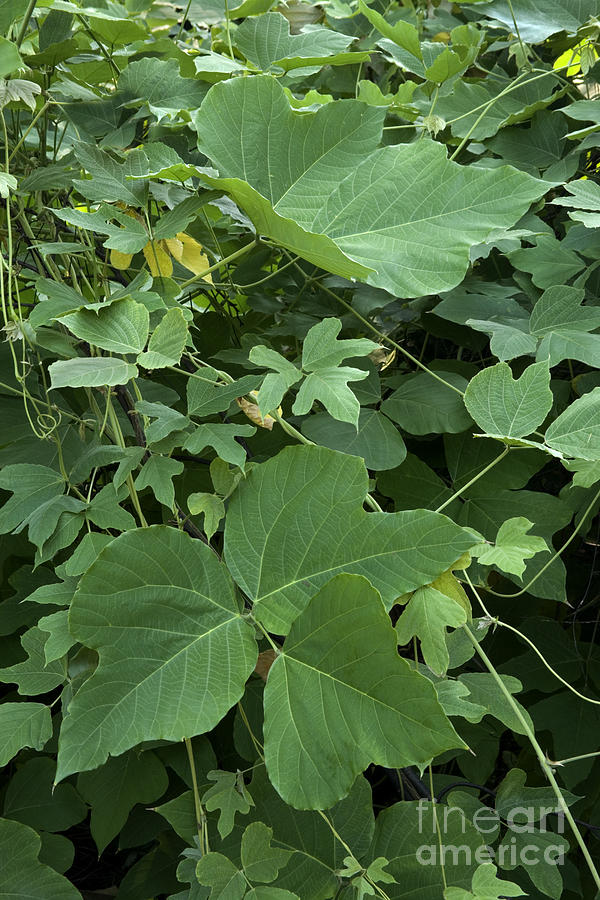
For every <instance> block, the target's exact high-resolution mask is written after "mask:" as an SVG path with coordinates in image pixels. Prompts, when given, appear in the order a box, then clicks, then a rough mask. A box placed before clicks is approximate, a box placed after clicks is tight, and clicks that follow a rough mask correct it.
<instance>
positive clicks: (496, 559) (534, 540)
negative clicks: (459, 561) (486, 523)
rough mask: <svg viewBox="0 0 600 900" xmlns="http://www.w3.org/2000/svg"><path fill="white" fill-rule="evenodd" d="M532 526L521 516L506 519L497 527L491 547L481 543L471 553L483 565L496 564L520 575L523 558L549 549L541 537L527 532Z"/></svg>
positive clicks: (528, 557)
mask: <svg viewBox="0 0 600 900" xmlns="http://www.w3.org/2000/svg"><path fill="white" fill-rule="evenodd" d="M532 528H533V522H530V521H529V519H525V518H524V517H523V516H517V517H515V518H513V519H508V520H507V521H506V522H504V523H503V524H502V525H501V526H500V528H499V529H498V534H497V536H496V541H495V544H494V546H493V547H492V546H490V545H489V544H483V545H481V546H480V547H474V548H473V550H471V553H472V555H473V556H476V557H477V558H478V560H479V562H480V563H482V564H483V565H484V566H497V567H498V568H499V569H501V570H502V572H508V573H509V574H511V575H518V576H519V577H520V576H521V575H522V574H523V572H524V571H525V562H524V560H526V559H531V557H532V556H535V554H536V553H541V552H546V553H549V551H550V548H549V547H548V545H547V544H546V541H545V540H544V539H543V538H541V537H536V535H530V534H527V532H528V531H530V530H531V529H532Z"/></svg>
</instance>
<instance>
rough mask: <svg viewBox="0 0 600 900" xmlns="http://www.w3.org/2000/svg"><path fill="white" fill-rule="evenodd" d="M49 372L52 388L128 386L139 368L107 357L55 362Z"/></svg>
mask: <svg viewBox="0 0 600 900" xmlns="http://www.w3.org/2000/svg"><path fill="white" fill-rule="evenodd" d="M48 371H49V373H50V378H51V382H52V383H51V385H50V386H51V387H52V388H63V387H104V386H105V385H113V384H127V382H128V381H130V380H131V379H132V378H135V377H136V376H137V374H138V370H137V368H136V367H135V366H132V365H131V364H130V363H127V362H125V360H123V359H116V358H108V357H105V356H92V357H77V359H65V360H62V359H60V360H58V362H53V363H52V364H51V365H50V366H49V367H48Z"/></svg>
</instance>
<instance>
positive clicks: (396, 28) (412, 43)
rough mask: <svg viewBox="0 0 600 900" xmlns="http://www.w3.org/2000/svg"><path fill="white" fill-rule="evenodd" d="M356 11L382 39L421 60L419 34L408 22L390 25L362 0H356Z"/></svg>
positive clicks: (400, 21)
mask: <svg viewBox="0 0 600 900" xmlns="http://www.w3.org/2000/svg"><path fill="white" fill-rule="evenodd" d="M358 9H359V12H361V13H362V14H363V16H365V18H367V19H368V20H369V22H370V23H371V25H373V27H374V28H376V29H377V31H379V32H380V33H381V34H382V35H383V36H384V37H386V38H388V39H389V40H390V41H393V42H394V43H395V44H398V46H399V47H403V48H404V50H407V51H408V53H412V55H413V56H415V57H416V58H417V59H421V60H422V59H423V54H422V53H421V44H420V42H419V32H418V31H417V29H416V28H415V26H414V25H411V24H410V22H403V21H402V19H400V20H399V21H398V22H396V23H395V24H394V25H391V24H390V23H389V22H387V21H386V19H385V18H384V17H383V16H382V15H381V14H380V13H378V12H377V11H376V10H374V9H371V8H370V7H369V6H367V4H366V3H365V2H364V0H358Z"/></svg>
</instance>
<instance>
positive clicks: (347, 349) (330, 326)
mask: <svg viewBox="0 0 600 900" xmlns="http://www.w3.org/2000/svg"><path fill="white" fill-rule="evenodd" d="M341 330H342V323H341V322H340V320H339V319H336V318H334V317H329V318H327V319H323V320H322V321H321V322H318V323H317V324H316V325H313V327H312V328H311V329H310V330H309V332H308V334H307V335H306V337H305V338H304V343H303V345H302V368H303V369H304V370H305V371H306V372H319V371H321V370H322V369H330V368H332V367H335V366H339V365H340V363H342V362H343V361H344V360H345V359H348V358H349V357H350V356H368V355H369V353H372V352H373V351H374V350H378V349H379V344H376V343H375V341H370V340H368V339H367V338H356V339H353V340H338V334H339V333H340V331H341Z"/></svg>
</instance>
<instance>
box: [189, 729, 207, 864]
mask: <svg viewBox="0 0 600 900" xmlns="http://www.w3.org/2000/svg"><path fill="white" fill-rule="evenodd" d="M184 742H185V749H186V750H187V757H188V761H189V764H190V774H191V776H192V793H193V795H194V809H195V811H196V828H197V830H198V840H199V841H200V849H201V850H202V853H208V851H209V849H210V848H209V846H208V831H207V828H206V816H205V814H204V810H203V808H202V803H201V802H200V793H199V791H198V778H197V776H196V763H195V762H194V748H193V747H192V741H191V739H190V738H184Z"/></svg>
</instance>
